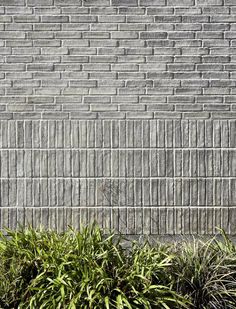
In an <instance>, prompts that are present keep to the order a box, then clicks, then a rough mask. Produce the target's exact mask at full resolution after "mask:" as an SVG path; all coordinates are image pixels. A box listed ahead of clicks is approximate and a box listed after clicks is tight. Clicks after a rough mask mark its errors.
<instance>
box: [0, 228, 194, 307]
mask: <svg viewBox="0 0 236 309" xmlns="http://www.w3.org/2000/svg"><path fill="white" fill-rule="evenodd" d="M8 234H9V238H6V237H5V236H4V235H3V234H1V235H0V299H1V300H0V306H1V307H2V308H6V309H7V308H24V309H25V308H32V309H33V308H34V309H35V308H40V309H43V308H45V309H46V308H64V309H75V308H94V309H96V308H99V309H101V308H106V309H109V308H129V309H130V308H188V301H187V300H186V299H185V298H184V297H183V296H180V295H179V294H178V293H177V292H175V291H174V290H173V289H172V286H173V282H172V281H171V280H172V279H171V276H170V274H169V273H168V269H169V268H170V266H171V263H172V259H173V255H172V254H171V253H170V252H169V249H168V248H167V247H165V246H161V245H159V246H156V247H153V248H152V247H151V246H150V245H149V244H148V243H147V244H144V245H142V246H140V245H137V244H134V245H133V247H132V249H131V250H130V251H128V252H127V251H126V250H124V249H123V248H122V246H121V245H120V239H118V240H115V238H114V235H113V234H110V235H108V236H105V235H104V233H103V232H102V230H101V229H99V228H98V227H97V226H96V225H93V226H91V227H86V228H84V229H83V230H82V231H81V232H80V233H78V232H75V231H73V230H71V229H70V230H68V231H67V232H66V233H63V234H57V233H56V232H53V231H45V230H43V229H41V230H33V229H32V228H29V229H26V230H20V231H8Z"/></svg>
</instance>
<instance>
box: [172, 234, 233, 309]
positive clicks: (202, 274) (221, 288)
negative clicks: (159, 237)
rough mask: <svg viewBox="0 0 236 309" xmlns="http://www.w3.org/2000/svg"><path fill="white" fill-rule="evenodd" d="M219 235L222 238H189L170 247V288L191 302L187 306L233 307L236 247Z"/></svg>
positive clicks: (202, 308)
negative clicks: (188, 240)
mask: <svg viewBox="0 0 236 309" xmlns="http://www.w3.org/2000/svg"><path fill="white" fill-rule="evenodd" d="M221 234H222V236H223V241H220V240H217V238H215V237H214V238H213V239H210V240H208V241H201V240H196V239H193V240H192V241H191V242H182V243H181V244H178V245H177V246H175V249H174V248H173V250H174V252H175V253H174V255H175V259H174V260H173V263H172V266H171V268H172V271H171V273H172V276H173V282H174V283H175V284H174V287H173V288H174V289H175V290H176V291H177V292H178V293H181V294H182V295H184V296H185V297H186V298H187V299H189V300H190V301H191V303H192V305H190V308H193V309H227V308H229V309H230V308H232V309H233V308H236V249H235V245H234V244H233V243H232V242H231V241H230V239H229V238H228V237H227V236H226V234H225V233H224V231H221Z"/></svg>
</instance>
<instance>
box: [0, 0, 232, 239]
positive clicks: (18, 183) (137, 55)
mask: <svg viewBox="0 0 236 309" xmlns="http://www.w3.org/2000/svg"><path fill="white" fill-rule="evenodd" d="M235 72H236V1H235V0H83V1H81V0H0V158H1V166H0V226H1V227H3V226H8V227H11V228H15V227H16V226H17V225H18V224H23V225H24V224H28V223H30V224H32V225H33V226H36V225H38V224H44V225H46V226H47V227H52V228H56V229H58V230H63V229H64V228H66V226H67V225H68V224H73V225H74V226H75V227H77V228H78V227H79V226H80V224H81V223H87V222H92V221H93V220H94V219H95V220H97V221H98V222H99V224H100V225H102V226H103V227H108V228H114V229H116V230H119V231H121V232H122V233H125V234H132V235H133V234H153V235H156V234H189V233H199V234H213V233H215V231H216V229H215V227H216V226H219V227H223V228H225V229H226V231H227V232H229V233H231V234H236V223H235V219H236V90H235V89H236V88H235V85H236V73H235Z"/></svg>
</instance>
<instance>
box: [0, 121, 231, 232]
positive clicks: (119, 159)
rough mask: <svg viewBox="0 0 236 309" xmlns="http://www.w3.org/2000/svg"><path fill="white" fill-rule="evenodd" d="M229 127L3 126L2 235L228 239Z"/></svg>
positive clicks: (0, 154) (151, 123)
mask: <svg viewBox="0 0 236 309" xmlns="http://www.w3.org/2000/svg"><path fill="white" fill-rule="evenodd" d="M235 210H236V120H233V119H231V120H214V119H207V120H185V119H180V120H170V119H168V120H167V119H166V120H164V119H163V120H103V121H102V120H81V121H77V120H76V121H74V120H70V121H69V120H65V121H62V120H55V121H54V120H49V121H46V120H32V121H30V120H27V121H21V120H19V121H12V120H10V121H0V212H1V223H0V227H1V228H3V227H4V226H7V227H10V228H16V227H17V226H20V225H27V224H28V223H29V224H32V225H33V226H37V225H40V224H43V225H45V226H46V227H48V228H54V229H57V230H59V231H61V230H64V229H65V228H66V227H67V226H68V225H72V226H74V227H75V228H79V227H80V225H81V224H87V223H91V222H92V221H94V220H96V221H98V223H99V224H100V225H101V226H102V227H104V228H109V229H115V230H116V231H119V232H121V233H123V234H127V235H136V234H137V235H142V234H148V235H179V234H214V233H215V232H216V227H221V228H224V229H225V230H226V231H227V232H229V233H230V234H235V230H236V227H235V223H234V221H235V219H236V216H235V213H236V212H235Z"/></svg>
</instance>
